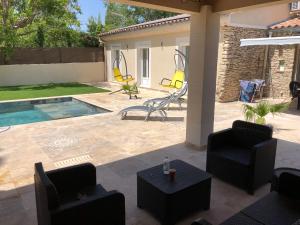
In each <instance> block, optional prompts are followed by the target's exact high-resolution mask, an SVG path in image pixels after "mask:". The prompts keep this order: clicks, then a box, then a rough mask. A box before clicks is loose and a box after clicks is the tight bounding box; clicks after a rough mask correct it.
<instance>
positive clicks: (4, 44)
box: [0, 0, 80, 58]
mask: <svg viewBox="0 0 300 225" xmlns="http://www.w3.org/2000/svg"><path fill="white" fill-rule="evenodd" d="M78 13H80V7H79V6H78V2H77V0H0V16H1V18H2V19H1V20H0V32H1V33H0V48H1V49H2V52H3V53H4V55H5V57H6V58H8V57H9V55H10V54H11V53H12V51H13V48H15V47H35V46H32V45H36V46H40V45H41V44H42V45H43V46H44V45H47V46H51V45H53V43H52V42H51V41H55V44H58V43H57V42H59V44H61V45H67V46H68V45H70V43H69V41H70V40H72V38H73V37H72V35H74V32H73V31H74V28H76V27H79V25H80V23H79V21H78V20H77V18H76V15H77V14H78ZM42 29H43V31H42ZM58 30H59V31H60V32H59V33H58V34H56V36H55V37H53V36H52V35H53V34H54V33H56V32H55V31H58ZM42 32H43V34H42ZM42 35H43V36H44V37H43V39H44V41H43V42H41V41H42V40H41V37H42ZM58 35H60V36H59V37H58ZM63 40H67V41H64V42H63Z"/></svg>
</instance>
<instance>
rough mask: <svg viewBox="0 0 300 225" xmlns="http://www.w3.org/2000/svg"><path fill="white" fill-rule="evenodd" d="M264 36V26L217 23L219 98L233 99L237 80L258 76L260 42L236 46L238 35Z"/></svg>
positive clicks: (260, 73) (236, 92)
mask: <svg viewBox="0 0 300 225" xmlns="http://www.w3.org/2000/svg"><path fill="white" fill-rule="evenodd" d="M260 37H266V30H261V29H253V28H243V27H230V26H225V27H221V38H220V49H219V59H218V75H217V93H216V94H217V96H216V100H217V101H219V102H229V101H236V100H238V97H239V92H240V86H239V80H250V79H261V78H262V71H263V64H264V53H265V47H264V46H258V47H256V46H254V47H252V46H251V47H240V39H244V38H260Z"/></svg>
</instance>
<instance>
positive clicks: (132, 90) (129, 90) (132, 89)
mask: <svg viewBox="0 0 300 225" xmlns="http://www.w3.org/2000/svg"><path fill="white" fill-rule="evenodd" d="M122 89H123V91H125V93H126V94H128V95H129V98H130V99H132V96H134V97H135V98H136V99H137V94H138V93H139V90H138V87H137V85H136V83H134V84H132V85H130V84H125V85H123V86H122Z"/></svg>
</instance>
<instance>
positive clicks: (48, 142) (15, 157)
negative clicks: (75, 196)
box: [0, 84, 300, 225]
mask: <svg viewBox="0 0 300 225" xmlns="http://www.w3.org/2000/svg"><path fill="white" fill-rule="evenodd" d="M100 85H101V86H103V85H104V86H107V85H109V84H100ZM112 88H115V87H114V86H112ZM162 95H165V93H162V92H155V91H150V90H142V93H141V97H142V99H138V100H128V96H126V95H122V94H115V95H108V94H107V93H98V94H87V95H80V96H76V97H77V98H78V99H81V100H84V101H87V102H89V103H92V104H95V105H97V106H101V107H103V108H107V109H110V110H112V111H113V112H112V113H107V114H101V115H93V116H86V117H78V118H70V119H63V120H57V121H49V122H42V123H35V124H27V125H20V126H14V127H11V128H10V129H9V130H8V131H6V132H3V133H0V137H1V138H0V168H1V169H0V171H1V172H0V224H5V225H12V224H15V225H17V224H22V225H27V224H28V225H29V224H31V225H32V224H37V222H36V209H35V197H34V187H33V165H34V163H35V162H38V161H41V162H43V164H44V166H45V169H46V170H51V169H55V168H59V167H64V166H68V165H71V164H78V163H82V162H86V161H90V162H92V163H93V164H94V165H96V166H97V176H98V177H97V178H98V182H99V183H101V184H102V185H103V186H104V187H105V188H107V189H117V190H119V191H121V192H123V193H124V195H125V197H126V217H127V224H129V225H133V224H137V225H148V224H149V225H156V224H158V222H157V221H156V220H155V219H153V217H152V216H150V215H149V214H148V213H147V212H145V211H143V210H140V209H138V208H137V207H136V172H137V171H139V170H142V169H145V168H149V167H152V166H154V165H157V164H160V163H162V160H163V158H164V156H169V157H170V159H181V160H184V161H186V162H188V163H190V164H192V165H195V166H197V167H199V168H201V169H205V162H206V152H205V151H200V150H198V149H196V148H193V147H187V146H186V145H185V144H184V141H185V132H186V128H185V127H186V110H183V111H179V110H178V109H177V108H176V107H175V106H174V107H175V108H171V110H170V111H169V112H168V117H169V119H168V120H167V121H165V122H161V121H160V118H159V115H158V114H154V118H153V119H152V120H151V121H149V122H144V117H143V115H144V113H132V116H130V115H131V114H130V115H129V117H128V119H127V120H120V116H117V112H118V111H119V110H120V109H122V108H124V107H125V106H128V105H138V104H141V103H142V102H143V101H145V100H146V99H148V98H150V97H151V98H152V97H156V96H162ZM184 107H185V108H186V105H185V106H184ZM156 116H157V117H156ZM236 119H242V113H241V103H239V102H233V103H226V104H221V103H216V110H215V124H214V129H215V130H221V129H224V128H227V127H229V126H230V125H231V123H232V121H234V120H236ZM298 119H299V115H298V114H297V113H296V112H294V111H291V112H288V113H285V114H281V115H279V116H276V117H275V118H272V117H271V118H268V122H270V123H272V124H273V125H274V126H275V137H277V138H279V139H280V141H279V144H278V147H277V158H276V167H282V166H289V167H295V168H298V169H300V165H299V161H300V155H299V151H300V145H299V143H300V137H299V135H298V134H299V127H300V122H299V120H298ZM16 140H17V141H16ZM268 191H269V185H267V186H265V187H263V188H261V189H259V190H258V191H257V192H256V194H255V195H254V196H250V195H248V194H247V193H246V192H245V191H243V190H240V189H237V188H235V187H233V186H231V185H229V184H226V183H224V182H222V181H220V180H218V179H215V178H214V179H213V183H212V195H211V196H212V202H211V209H210V210H209V211H205V212H198V213H197V214H194V215H191V217H189V218H187V219H186V220H184V221H182V222H181V223H180V224H182V225H183V224H190V223H191V222H192V221H193V220H194V219H196V218H199V217H204V218H206V219H207V220H208V221H210V222H212V223H214V224H218V223H220V222H222V221H223V220H224V219H226V218H228V217H230V216H231V215H233V214H234V213H236V212H237V211H239V210H240V209H241V208H243V207H245V206H247V205H249V204H250V203H252V202H254V201H255V200H257V199H258V198H260V197H262V196H264V195H265V194H266V193H268Z"/></svg>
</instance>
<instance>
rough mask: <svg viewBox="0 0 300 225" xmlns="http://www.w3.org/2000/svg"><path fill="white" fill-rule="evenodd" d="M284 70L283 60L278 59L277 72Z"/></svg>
mask: <svg viewBox="0 0 300 225" xmlns="http://www.w3.org/2000/svg"><path fill="white" fill-rule="evenodd" d="M284 70H285V61H284V60H279V72H284Z"/></svg>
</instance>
